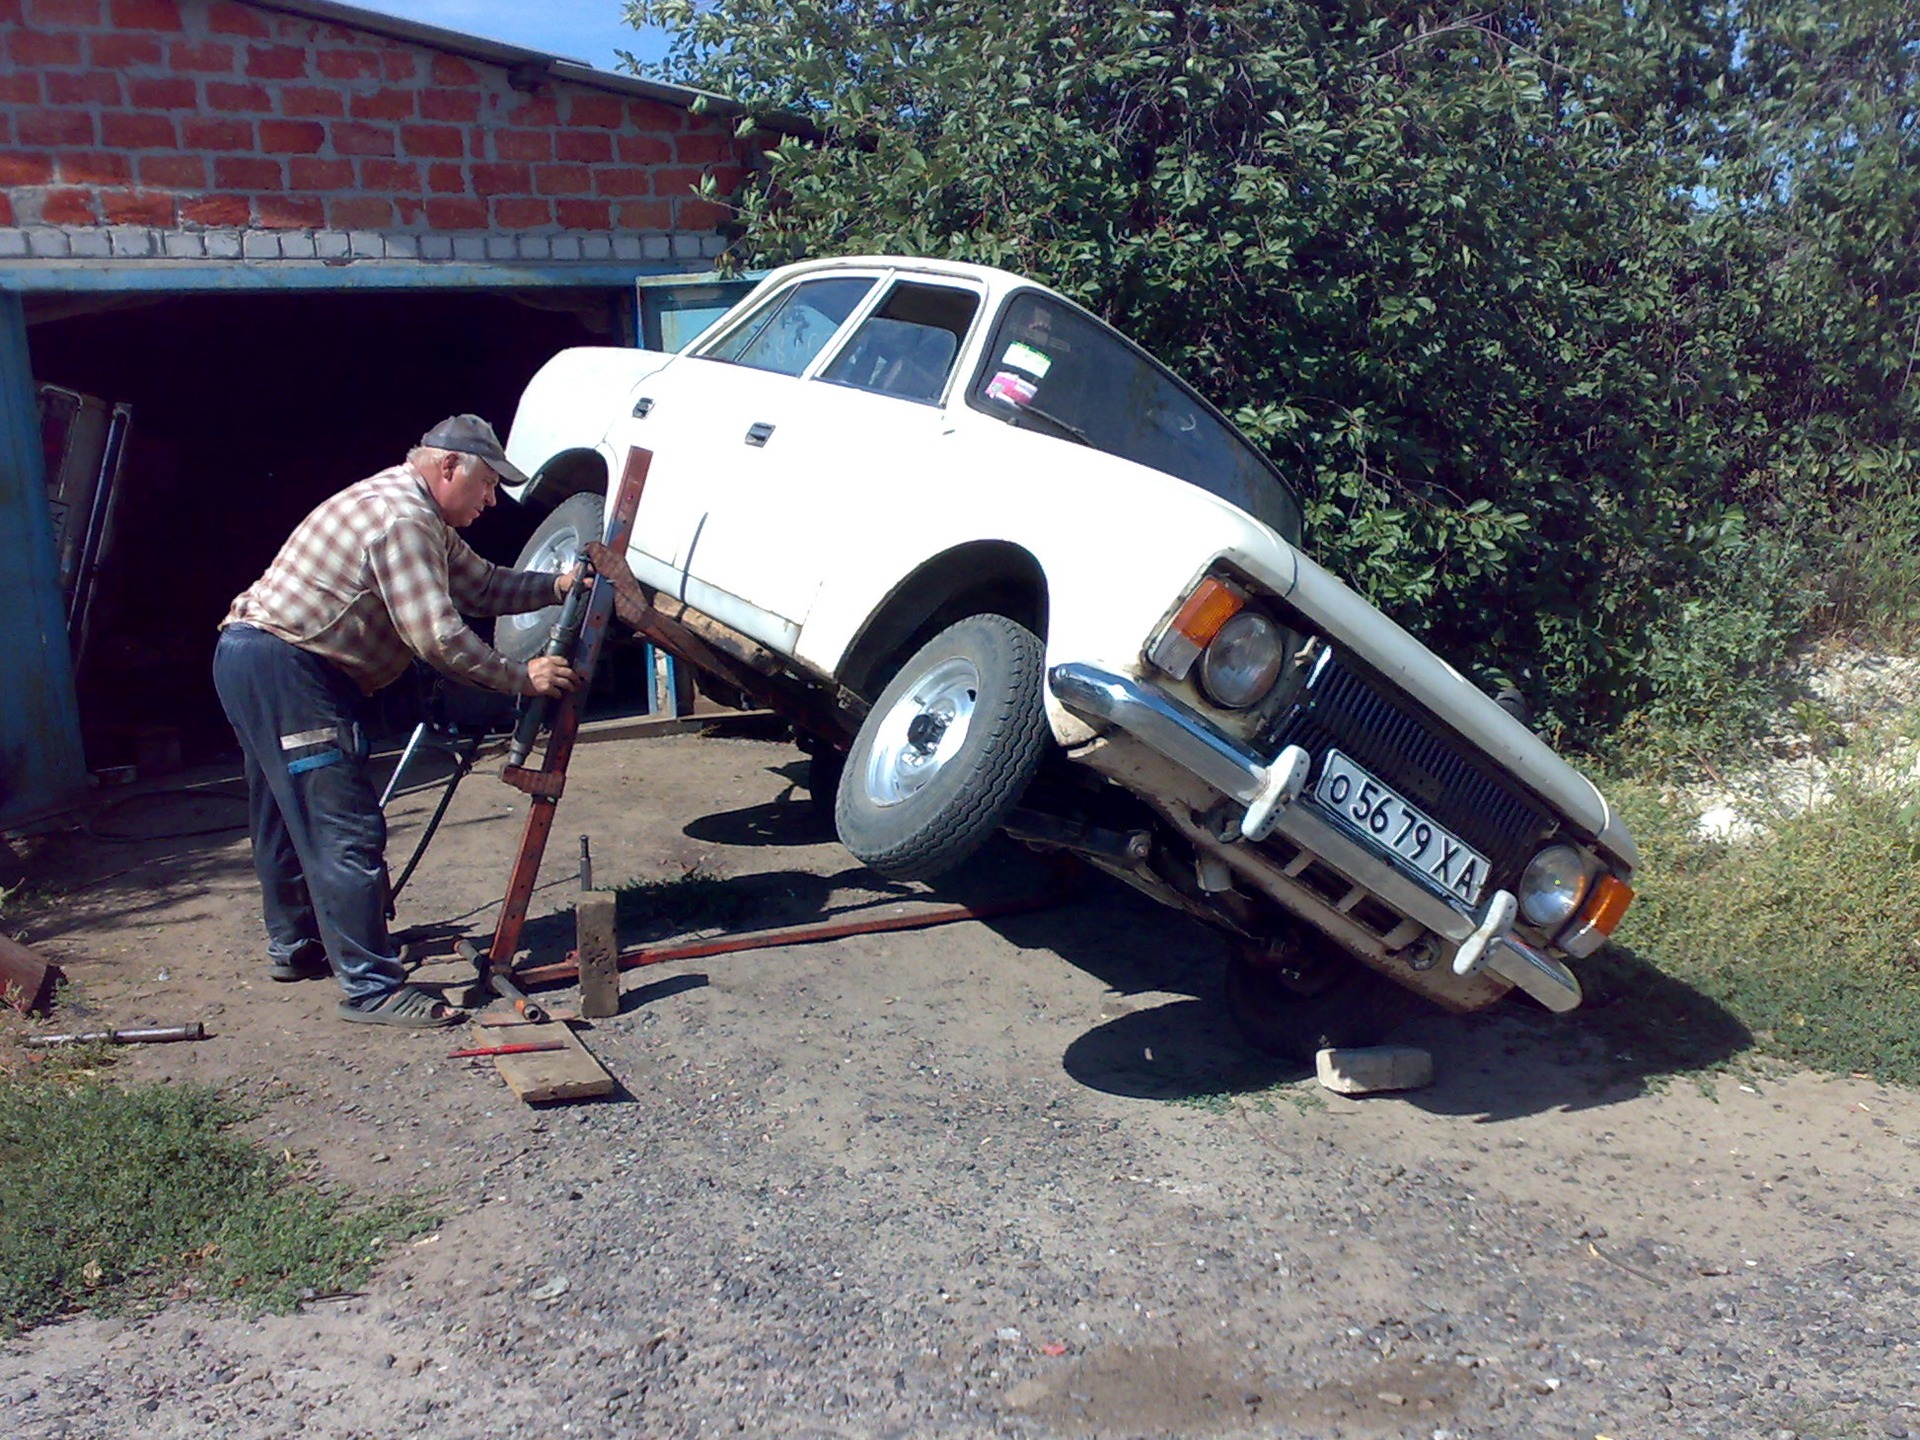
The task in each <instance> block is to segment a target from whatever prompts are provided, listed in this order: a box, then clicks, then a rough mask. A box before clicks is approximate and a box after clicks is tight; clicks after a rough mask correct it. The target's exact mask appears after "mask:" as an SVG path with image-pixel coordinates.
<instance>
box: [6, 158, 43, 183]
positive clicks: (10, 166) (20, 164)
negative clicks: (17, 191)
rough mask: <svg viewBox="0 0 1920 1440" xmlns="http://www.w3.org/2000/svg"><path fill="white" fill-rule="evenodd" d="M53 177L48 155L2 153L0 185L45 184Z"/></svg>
mask: <svg viewBox="0 0 1920 1440" xmlns="http://www.w3.org/2000/svg"><path fill="white" fill-rule="evenodd" d="M52 179H53V158H52V157H51V156H48V155H31V154H29V155H0V185H3V186H9V187H11V186H15V185H45V184H47V183H49V182H50V181H51V180H52Z"/></svg>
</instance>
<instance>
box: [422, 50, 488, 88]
mask: <svg viewBox="0 0 1920 1440" xmlns="http://www.w3.org/2000/svg"><path fill="white" fill-rule="evenodd" d="M429 74H430V75H431V76H432V78H433V83H434V84H436V85H478V84H479V83H480V72H479V71H478V70H476V69H474V68H473V66H471V65H469V64H468V63H467V62H466V61H464V60H461V59H459V58H457V57H455V56H452V55H436V56H434V57H433V69H432V70H431V71H430V72H429Z"/></svg>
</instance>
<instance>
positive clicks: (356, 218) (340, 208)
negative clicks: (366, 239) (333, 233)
mask: <svg viewBox="0 0 1920 1440" xmlns="http://www.w3.org/2000/svg"><path fill="white" fill-rule="evenodd" d="M391 224H393V202H392V201H391V200H388V199H386V198H385V197H384V196H376V195H347V196H341V197H338V198H335V199H332V200H329V201H327V226H328V228H329V229H333V230H384V229H386V228H387V227H388V226H389V225H391Z"/></svg>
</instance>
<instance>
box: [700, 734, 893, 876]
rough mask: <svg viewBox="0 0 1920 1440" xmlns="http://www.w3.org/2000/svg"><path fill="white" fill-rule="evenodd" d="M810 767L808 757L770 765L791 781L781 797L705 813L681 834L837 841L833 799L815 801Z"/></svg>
mask: <svg viewBox="0 0 1920 1440" xmlns="http://www.w3.org/2000/svg"><path fill="white" fill-rule="evenodd" d="M807 766H808V762H807V761H806V760H805V759H804V758H803V759H799V760H789V761H787V762H786V763H784V764H780V765H769V766H767V767H766V771H767V773H768V774H769V775H776V776H778V777H779V778H780V779H782V780H784V781H786V784H787V788H786V789H785V790H783V791H782V792H781V793H780V794H779V795H778V796H777V797H775V798H774V799H772V800H768V801H764V802H762V803H760V804H758V805H746V806H742V807H741V808H740V809H738V810H722V811H719V812H717V813H715V814H712V815H702V816H700V817H699V818H697V819H695V820H690V821H688V822H687V823H686V824H685V825H683V826H681V827H680V833H681V834H683V835H685V836H686V837H687V838H688V839H691V840H701V841H704V842H706V843H707V844H710V845H737V846H741V847H746V848H751V847H756V846H766V845H787V846H801V845H824V844H829V843H832V842H833V841H834V840H835V835H834V830H833V802H832V798H831V797H828V799H827V801H826V803H825V804H824V805H816V804H815V803H814V801H813V797H812V796H811V795H810V794H809V793H808V791H807ZM875 878H876V879H877V878H878V877H875Z"/></svg>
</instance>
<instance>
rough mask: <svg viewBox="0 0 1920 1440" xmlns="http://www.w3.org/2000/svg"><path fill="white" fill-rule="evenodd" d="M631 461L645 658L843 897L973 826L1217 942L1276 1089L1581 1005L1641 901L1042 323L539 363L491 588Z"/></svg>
mask: <svg viewBox="0 0 1920 1440" xmlns="http://www.w3.org/2000/svg"><path fill="white" fill-rule="evenodd" d="M629 447H640V448H642V449H645V450H648V451H650V452H652V456H653V460H652V469H651V472H650V474H649V476H648V478H647V481H646V489H645V493H644V498H643V499H642V501H641V505H640V511H639V518H638V521H637V524H636V526H635V532H634V540H633V543H632V547H631V551H630V558H631V562H632V565H633V568H634V571H635V573H636V574H637V575H638V576H639V578H640V579H641V580H642V581H643V582H644V583H645V584H646V585H647V586H649V587H651V588H653V589H655V590H657V591H658V597H657V608H658V612H659V615H660V617H661V623H662V625H663V626H664V627H665V629H664V632H663V633H665V634H666V635H668V636H670V637H671V639H672V640H673V641H674V642H675V643H674V647H673V648H675V649H676V650H677V651H678V652H679V653H681V654H682V656H683V658H686V659H688V660H690V661H692V662H693V663H694V664H695V665H696V667H697V668H698V669H699V670H700V671H701V672H702V674H703V676H704V677H705V680H706V683H708V684H710V685H714V686H719V687H722V689H723V693H728V694H737V693H744V694H746V695H749V696H752V697H754V698H755V699H757V700H758V701H759V702H761V703H765V704H771V705H773V706H775V707H776V708H777V709H779V710H780V711H781V712H782V713H783V714H784V715H786V716H787V717H788V718H789V719H791V720H792V721H793V723H794V726H795V730H796V733H797V734H798V736H799V737H800V739H801V743H802V744H803V746H805V747H806V748H808V749H809V750H810V751H811V752H812V754H813V756H814V778H815V786H816V794H818V793H819V790H820V788H822V787H823V786H824V785H825V784H826V782H827V781H828V780H829V779H830V778H832V777H835V776H837V777H838V778H837V784H838V791H837V797H836V800H835V805H834V817H835V823H836V827H837V829H838V831H839V834H840V838H841V840H842V841H843V843H845V845H846V846H847V848H848V849H849V850H850V851H852V852H853V854H854V855H855V856H857V857H858V858H859V859H861V860H862V861H864V862H866V863H867V864H869V865H871V866H872V867H874V868H875V869H877V870H880V871H882V872H883V873H886V874H888V875H892V876H895V877H923V876H929V875H933V874H937V873H939V872H940V871H943V870H945V869H947V868H950V867H951V866H953V865H955V864H957V863H958V862H959V861H961V860H962V859H964V858H965V857H966V856H967V855H969V854H970V853H971V852H972V851H973V850H974V849H975V848H976V847H977V846H978V845H980V844H981V843H982V842H983V841H984V840H985V839H986V838H987V837H988V836H989V835H990V834H992V833H993V832H994V831H995V830H996V829H1000V828H1005V829H1007V830H1008V831H1009V832H1010V833H1012V834H1014V835H1016V836H1018V837H1020V838H1023V839H1025V840H1028V841H1030V842H1035V843H1038V844H1042V845H1051V846H1055V847H1058V848H1062V849H1066V850H1069V851H1072V852H1074V853H1076V854H1079V855H1081V856H1083V857H1084V858H1085V859H1087V860H1089V861H1091V862H1092V863H1094V864H1095V865H1098V866H1099V867H1100V868H1102V869H1104V870H1107V871H1110V872H1111V873H1113V874H1115V875H1117V876H1119V877H1120V878H1121V879H1123V880H1126V881H1127V882H1129V883H1130V884H1133V885H1135V886H1137V887H1138V888H1140V889H1141V890H1143V891H1145V892H1147V893H1148V894H1151V895H1153V896H1155V897H1156V898H1158V899H1160V900H1162V901H1164V902H1166V903H1167V904H1169V905H1173V906H1176V907H1178V908H1180V909H1182V910H1185V911H1188V912H1191V913H1192V914H1194V915H1197V916H1200V917H1202V918H1203V919H1205V920H1207V921H1209V922H1211V923H1212V924H1214V925H1216V926H1218V927H1219V928H1221V929H1222V930H1225V931H1226V932H1228V933H1229V934H1230V935H1232V936H1234V937H1237V942H1238V943H1237V944H1236V946H1235V953H1234V957H1233V958H1232V960H1231V961H1230V963H1229V969H1228V987H1227V993H1228V1000H1229V1004H1230V1006H1231V1009H1232V1011H1233V1013H1234V1015H1235V1018H1236V1019H1237V1020H1238V1021H1239V1023H1240V1025H1241V1027H1242V1029H1243V1030H1244V1031H1245V1032H1246V1033H1247V1034H1248V1035H1249V1037H1250V1038H1252V1039H1253V1040H1254V1041H1255V1042H1256V1043H1258V1044H1261V1045H1263V1046H1266V1047H1267V1048H1271V1049H1275V1050H1278V1051H1281V1052H1284V1053H1289V1054H1293V1055H1300V1054H1303V1053H1310V1052H1311V1051H1312V1050H1313V1049H1314V1048H1317V1047H1318V1046H1319V1045H1321V1044H1358V1043H1366V1042H1367V1041H1368V1040H1371V1039H1373V1038H1377V1036H1378V1035H1379V1034H1380V1033H1381V1032H1382V1031H1383V1030H1384V1028H1385V1027H1386V1026H1387V1025H1388V1024H1389V1023H1390V1022H1391V1019H1392V1018H1393V1017H1394V1013H1395V1011H1396V1008H1397V1007H1396V1005H1395V1004H1394V1003H1393V1002H1394V1001H1395V1000H1397V999H1399V998H1402V997H1403V993H1404V992H1402V991H1400V990H1396V989H1395V988H1394V987H1393V986H1392V985H1388V984H1385V983H1382V980H1381V977H1385V979H1386V980H1390V981H1394V982H1398V984H1399V986H1402V987H1405V990H1407V991H1413V992H1417V993H1419V994H1422V995H1425V996H1427V997H1428V998H1430V999H1432V1000H1434V1001H1437V1002H1438V1003H1439V1004H1441V1005H1442V1006H1444V1007H1446V1008H1448V1009H1451V1010H1455V1011H1465V1010H1471V1009H1475V1008H1478V1007H1480V1006H1483V1005H1486V1004H1488V1003H1491V1002H1492V1001H1493V1000H1495V999H1497V998H1498V997H1499V996H1500V995H1501V994H1503V993H1504V992H1505V991H1507V990H1508V989H1509V988H1510V987H1511V986H1515V985H1517V986H1519V987H1521V988H1522V989H1524V990H1526V991H1527V992H1528V993H1529V994H1531V995H1533V996H1535V997H1536V998H1537V999H1539V1000H1540V1001H1541V1002H1543V1003H1544V1004H1545V1005H1547V1006H1548V1007H1549V1008H1551V1009H1554V1010H1568V1009H1571V1008H1573V1007H1574V1006H1576V1005H1577V1004H1579V1001H1580V987H1579V983H1578V981H1577V980H1576V979H1575V978H1574V976H1573V974H1572V973H1571V971H1570V970H1569V969H1568V968H1567V966H1566V964H1565V960H1566V958H1567V957H1580V956H1585V955H1588V954H1591V953H1592V952H1593V951H1594V950H1596V949H1597V948H1598V947H1599V946H1600V945H1601V944H1602V943H1603V942H1604V941H1605V939H1606V937H1607V936H1608V934H1609V933H1610V932H1611V931H1612V929H1613V928H1614V926H1615V925H1616V924H1617V923H1618V921H1619V919H1620V916H1621V914H1622V913H1623V912H1624V910H1625V909H1626V905H1627V902H1628V901H1629V900H1630V898H1631V896H1632V893H1633V892H1632V889H1631V888H1630V884H1629V881H1630V877H1631V875H1632V870H1633V867H1634V865H1635V863H1636V853H1635V849H1634V844H1633V840H1632V838H1631V837H1630V836H1629V835H1628V833H1627V831H1626V829H1625V827H1624V826H1623V825H1622V823H1621V821H1620V819H1619V817H1618V815H1617V814H1616V813H1615V812H1614V811H1613V810H1612V808H1611V807H1609V805H1608V804H1607V802H1606V800H1605V799H1604V798H1603V797H1602V796H1601V795H1600V794H1599V792H1598V791H1597V790H1596V789H1595V788H1594V787H1593V786H1592V785H1591V784H1590V783H1588V782H1587V781H1586V780H1585V779H1583V778H1582V777H1581V776H1580V775H1578V774H1577V773H1575V772H1574V770H1572V769H1571V768H1570V767H1569V766H1568V765H1567V764H1566V763H1565V762H1563V761H1562V760H1561V759H1560V758H1559V757H1558V756H1556V755H1555V754H1554V753H1553V752H1552V751H1551V750H1550V749H1549V748H1548V747H1547V746H1546V745H1545V744H1543V743H1542V742H1541V741H1540V740H1539V739H1538V738H1537V737H1536V736H1535V735H1534V734H1533V733H1532V732H1531V731H1530V730H1528V729H1527V727H1526V726H1525V725H1524V724H1522V723H1521V722H1520V721H1519V720H1517V719H1515V718H1514V717H1513V716H1512V715H1510V714H1509V713H1507V711H1506V710H1504V709H1503V708H1502V707H1501V706H1500V705H1499V704H1496V703H1495V701H1494V700H1493V699H1491V698H1489V697H1488V696H1487V695H1485V694H1483V693H1482V692H1481V691H1480V690H1479V689H1477V688H1476V687H1475V686H1474V685H1473V684H1472V683H1471V682H1470V681H1468V680H1467V679H1466V678H1464V677H1463V676H1461V675H1460V674H1458V673H1457V672H1456V671H1455V670H1454V669H1452V667H1450V666H1449V665H1447V664H1446V663H1445V662H1444V661H1442V660H1440V659H1439V658H1438V657H1436V656H1435V655H1434V654H1433V653H1432V652H1430V651H1429V650H1427V649H1426V648H1425V647H1424V646H1423V645H1421V644H1420V643H1419V642H1418V641H1417V640H1415V639H1413V637H1412V636H1410V635H1408V634H1407V633H1406V632H1405V631H1404V630H1402V629H1401V628H1400V627H1399V626H1397V625H1395V624H1394V623H1393V622H1391V621H1390V620H1388V619H1387V618H1386V617H1385V616H1383V615H1381V614H1380V613H1379V612H1378V611H1377V610H1375V609H1374V608H1373V607H1372V606H1371V605H1369V604H1368V603H1367V602H1366V601H1364V600H1362V599H1361V598H1360V597H1359V596H1357V595H1356V594H1354V592H1353V591H1351V590H1349V589H1348V588H1347V587H1346V586H1345V585H1343V584H1342V583H1341V582H1340V581H1339V580H1337V579H1335V578H1334V577H1333V576H1332V575H1331V574H1329V573H1328V572H1327V571H1326V570H1324V569H1322V568H1321V567H1320V566H1319V565H1317V564H1315V563H1314V562H1313V560H1311V559H1310V558H1308V556H1307V555H1306V554H1305V553H1304V551H1303V549H1302V545H1303V540H1302V536H1301V533H1300V514H1299V509H1298V506H1297V504H1296V502H1295V500H1294V498H1293V496H1292V495H1291V494H1290V493H1289V491H1288V489H1287V486H1286V484H1285V482H1284V481H1283V480H1282V479H1281V478H1280V476H1279V474H1278V473H1277V472H1276V471H1275V469H1274V468H1273V466H1272V465H1271V464H1270V463H1269V462H1268V461H1267V460H1266V459H1265V458H1264V457H1263V456H1262V455H1261V454H1260V453H1259V452H1258V451H1257V450H1256V449H1255V448H1254V447H1253V446H1252V445H1251V444H1249V443H1248V442H1247V441H1246V440H1245V439H1244V438H1243V437H1242V436H1241V435H1240V434H1239V433H1238V432H1237V431H1236V430H1235V429H1234V428H1233V427H1232V426H1231V425H1230V424H1229V423H1228V422H1227V421H1226V420H1225V419H1224V418H1223V417H1222V416H1221V415H1220V414H1219V413H1218V412H1217V411H1215V410H1214V409H1213V408H1212V407H1211V406H1210V405H1208V404H1207V403H1206V402H1205V401H1204V400H1202V399H1200V397H1199V396H1198V395H1196V394H1195V393H1194V392H1193V391H1192V390H1191V389H1190V388H1188V387H1187V386H1186V385H1185V384H1183V383H1182V382H1181V381H1179V380H1178V379H1176V378H1175V377H1174V376H1173V375H1172V374H1170V373H1169V372H1168V371H1167V370H1166V369H1165V368H1163V367H1162V366H1161V365H1159V364H1158V363H1157V362H1155V361H1154V360H1153V359H1151V358H1150V357H1149V356H1148V355H1146V354H1145V353H1144V352H1143V351H1141V350H1140V349H1139V348H1138V347H1136V346H1134V345H1133V344H1131V343H1130V342H1128V341H1127V340H1125V339H1123V338H1121V337H1120V336H1119V335H1118V334H1116V333H1115V332H1114V331H1113V330H1111V329H1110V328H1108V327H1107V326H1106V325H1104V324H1102V323H1101V322H1100V321H1098V320H1096V319H1095V318H1094V317H1093V316H1091V315H1090V314H1088V313H1087V312H1086V311H1084V310H1082V309H1080V308H1079V307H1078V306H1076V305H1074V304H1073V303H1071V302H1070V301H1068V300H1066V299H1064V298H1062V297H1061V296H1059V295H1057V294H1055V293H1053V292H1052V291H1050V290H1048V289H1046V288H1044V287H1042V286H1040V285H1036V284H1034V283H1033V282H1031V281H1028V280H1024V279H1021V278H1020V277H1018V276H1015V275H1010V274H1006V273H1004V272H1002V271H997V270H990V269H984V268H980V267H976V266H968V265H959V264H952V263H946V262H938V261H929V260H914V259H904V258H896V257H881V258H856V259H835V260H820V261H812V262H807V263H804V264H799V265H793V266H789V267H787V268H785V269H782V270H779V271H776V272H774V273H773V274H771V275H770V276H768V277H767V278H766V280H764V281H763V282H762V283H761V284H760V285H759V286H758V287H757V288H755V289H754V291H753V292H752V293H751V294H750V295H748V296H747V297H746V298H745V299H743V300H742V301H741V302H740V303H739V304H738V305H737V306H736V307H735V308H734V309H733V310H732V311H730V312H729V313H728V314H727V315H726V316H725V317H724V318H723V319H722V320H721V321H719V322H718V323H717V324H716V325H714V326H713V327H712V328H711V329H709V330H708V331H707V332H706V333H705V334H704V335H702V336H701V337H700V339H699V340H698V341H696V342H695V343H694V344H693V345H692V346H691V347H690V348H689V349H688V350H687V351H686V352H684V353H681V354H677V355H669V354H661V353H657V352H653V351H648V350H633V349H601V348H590V349H576V350H568V351H565V352H563V353H561V354H559V355H557V356H555V357H554V358H553V359H552V360H551V361H550V362H549V363H548V364H547V365H546V366H545V367H544V368H543V369H542V370H541V371H540V372H539V374H538V375H536V376H535V377H534V379H533V381H532V382H531V383H530V384H529V386H528V387H527V390H526V393H525V394H524V395H523V397H522V398H521V401H520V406H519V410H518V413H517V414H516V416H515V418H514V422H513V428H512V431H511V434H510V437H509V440H508V445H507V450H508V454H509V456H510V457H511V458H512V460H513V461H514V463H515V464H517V465H519V466H520V467H521V468H522V469H523V470H525V471H526V473H527V474H528V475H529V476H531V477H532V479H531V481H530V483H529V485H528V486H527V487H525V493H524V494H523V495H522V497H521V498H522V499H523V500H525V501H526V502H527V503H529V504H533V505H535V506H546V507H550V508H551V511H552V513H551V514H549V516H548V517H547V519H546V520H545V521H544V522H543V524H542V526H541V528H540V530H539V531H538V532H537V533H536V535H535V537H534V539H533V540H532V541H531V542H530V543H529V545H528V547H527V551H526V553H525V554H524V555H523V557H522V563H523V564H531V565H546V566H551V565H554V564H555V563H556V562H561V561H564V558H565V557H566V556H567V555H568V554H570V553H571V551H572V550H573V549H574V548H575V547H576V546H577V544H578V543H579V540H580V539H581V538H582V537H583V536H593V537H595V538H597V532H598V530H599V527H600V524H601V519H602V511H603V508H604V504H605V496H606V494H607V492H608V491H609V489H610V488H611V484H610V479H611V480H617V478H618V477H619V475H620V473H621V470H622V467H623V466H624V464H625V460H626V456H627V453H628V449H629ZM545 623H546V621H545V620H544V619H542V618H540V617H530V618H527V619H524V620H523V621H522V622H521V623H520V624H519V625H518V626H517V627H516V626H515V625H513V624H511V623H507V624H505V625H503V629H502V632H501V635H500V643H501V644H502V646H503V648H507V649H509V650H510V651H512V652H513V653H517V654H520V655H527V654H532V653H534V652H535V651H536V650H537V648H538V646H539V643H540V642H541V640H543V639H544V636H545ZM843 761H844V763H842V762H843Z"/></svg>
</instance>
